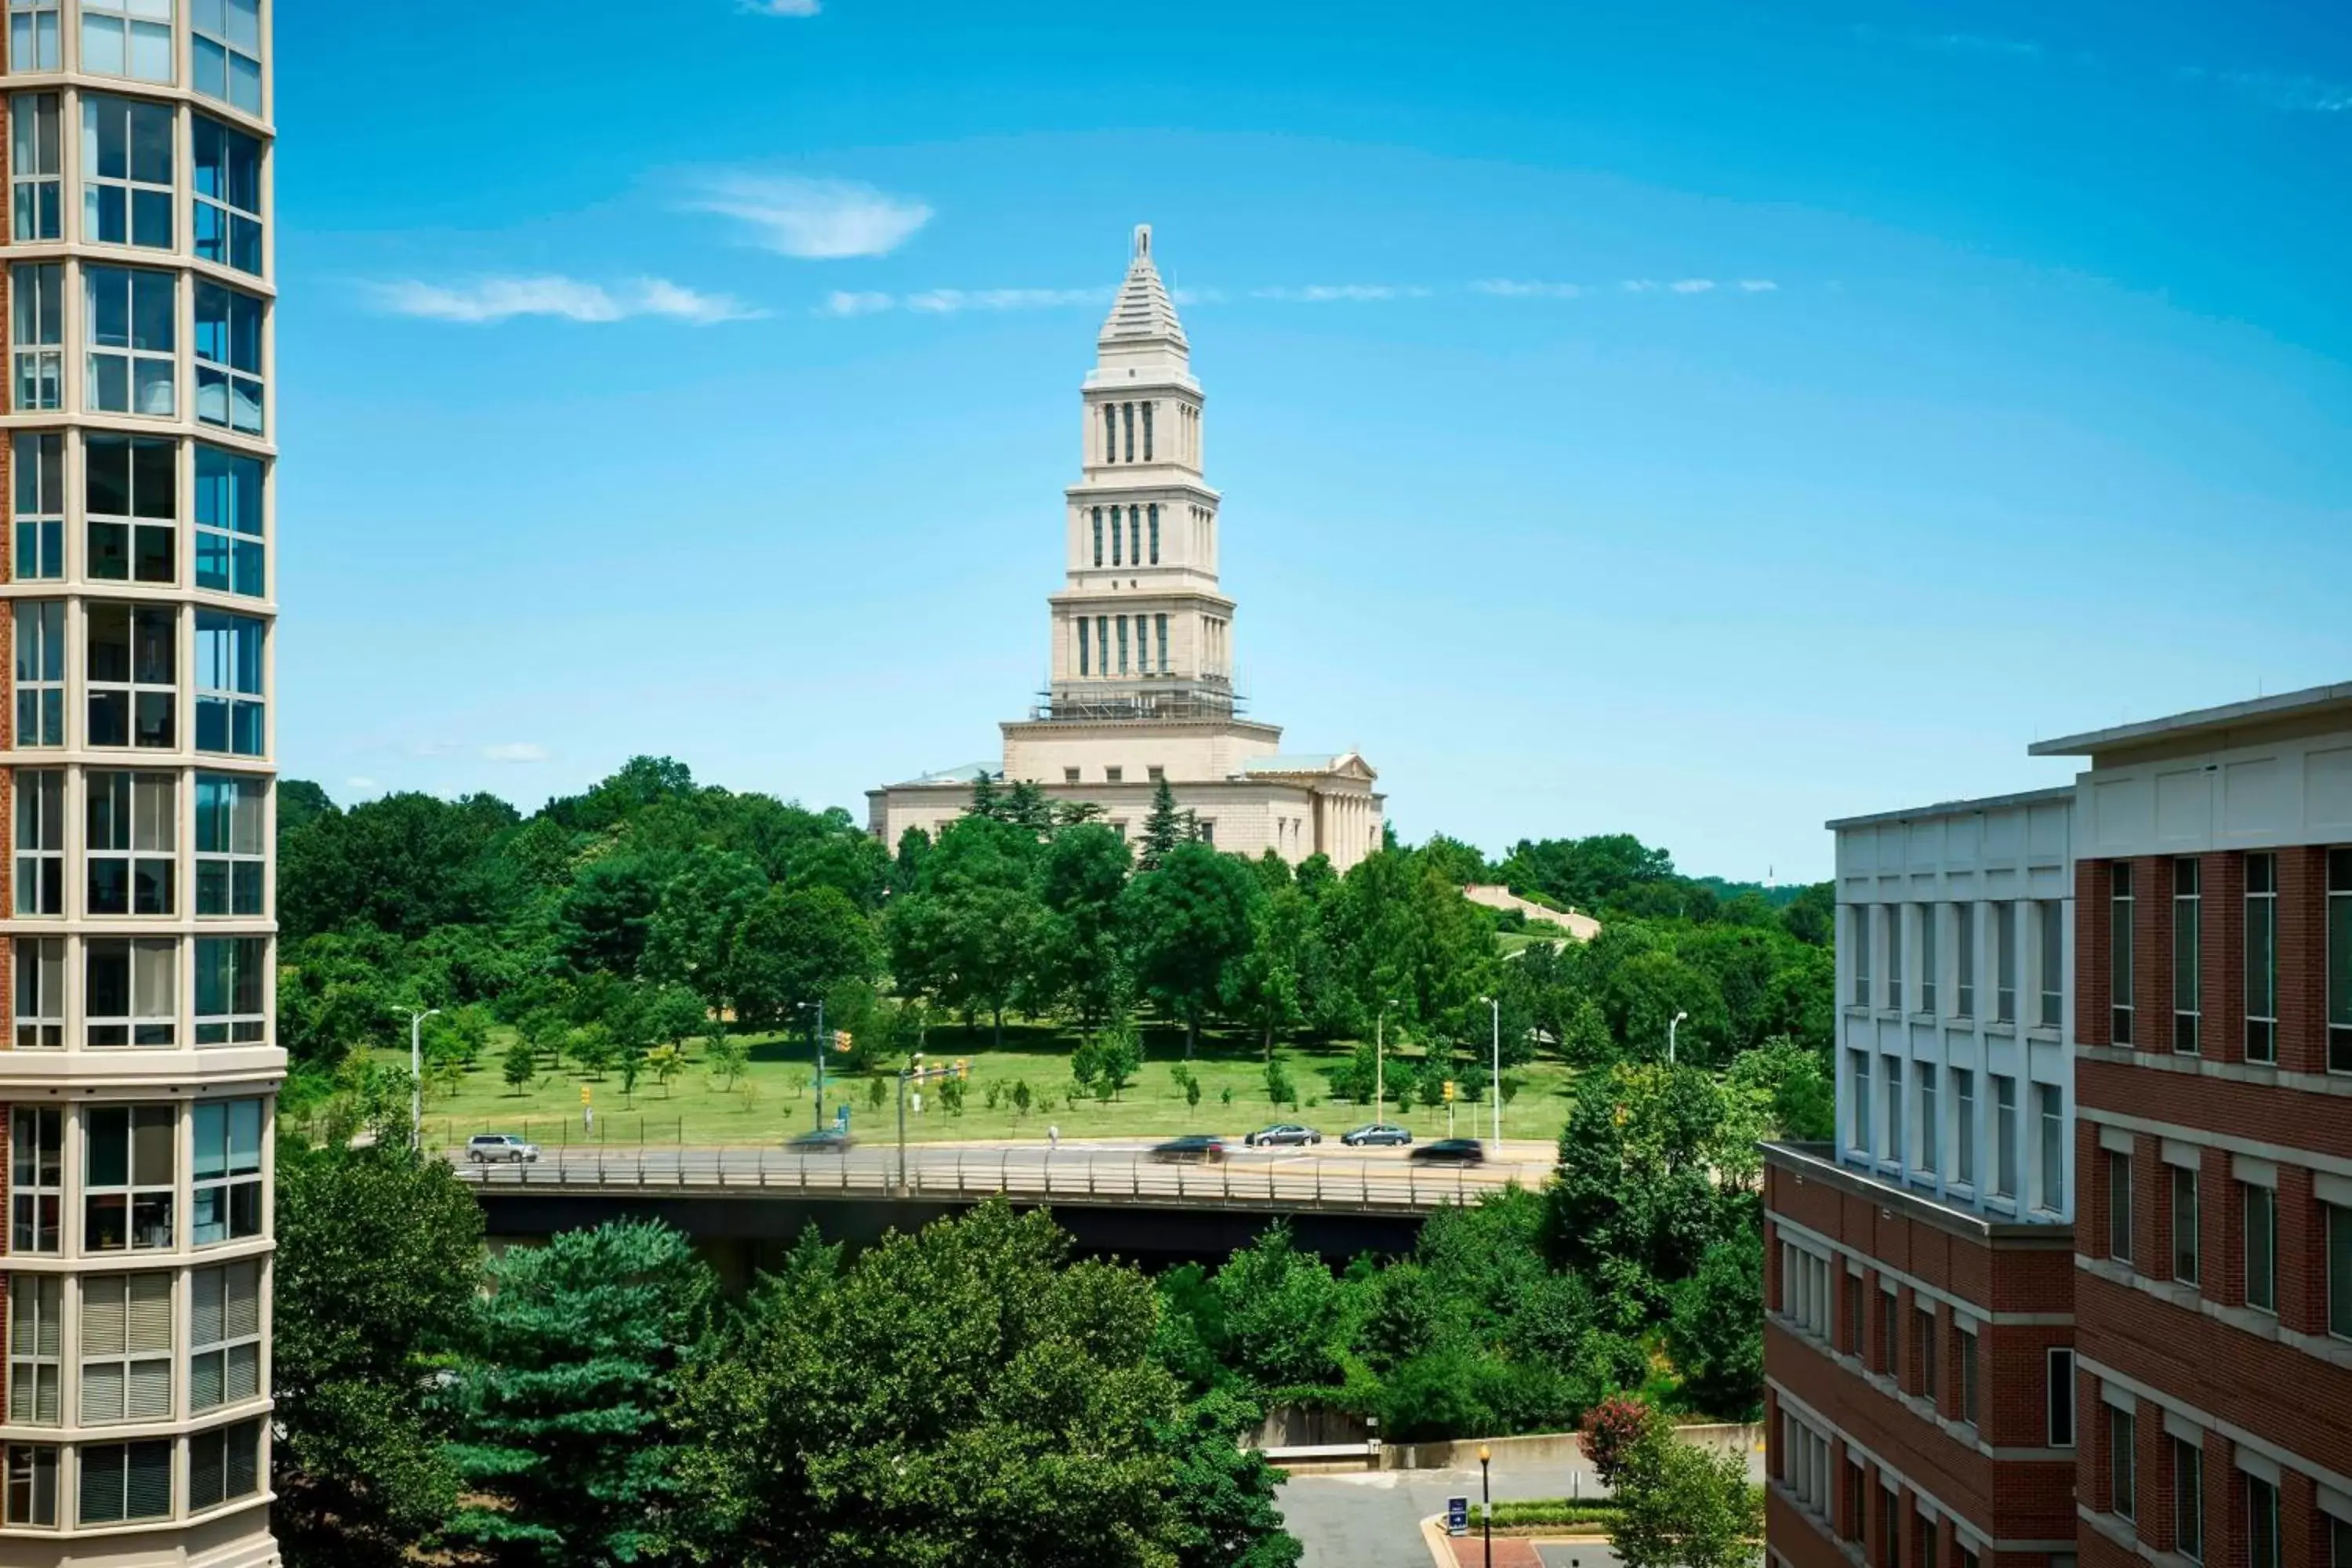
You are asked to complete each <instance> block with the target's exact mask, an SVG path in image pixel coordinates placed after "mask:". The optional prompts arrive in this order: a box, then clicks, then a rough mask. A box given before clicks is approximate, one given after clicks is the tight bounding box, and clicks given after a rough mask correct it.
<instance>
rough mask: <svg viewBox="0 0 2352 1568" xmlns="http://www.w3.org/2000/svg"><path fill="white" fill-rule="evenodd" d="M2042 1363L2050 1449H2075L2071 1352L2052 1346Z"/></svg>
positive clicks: (2072, 1360) (2072, 1355) (2063, 1347)
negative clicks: (2048, 1413)
mask: <svg viewBox="0 0 2352 1568" xmlns="http://www.w3.org/2000/svg"><path fill="white" fill-rule="evenodd" d="M2042 1359H2043V1363H2044V1366H2045V1368H2046V1371H2047V1373H2048V1377H2049V1411H2050V1446H2051V1447H2053V1448H2071V1447H2074V1352H2073V1351H2072V1350H2071V1349H2069V1348H2067V1347H2066V1346H2063V1345H2053V1346H2052V1347H2051V1348H2050V1352H2049V1354H2048V1355H2046V1356H2044V1357H2043V1358H2042Z"/></svg>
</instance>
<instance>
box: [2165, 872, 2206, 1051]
mask: <svg viewBox="0 0 2352 1568" xmlns="http://www.w3.org/2000/svg"><path fill="white" fill-rule="evenodd" d="M2203 884H2204V878H2203V868H2202V867H2201V866H2200V864H2199V863H2198V862H2197V861H2196V860H2194V859H2189V858H2183V859H2179V860H2175V861H2174V862H2173V863H2172V1048H2173V1049H2174V1050H2176V1051H2179V1053H2181V1054H2182V1055H2183V1056H2191V1057H2193V1056H2195V1055H2196V1054H2197V1047H2198V1039H2197V1026H2198V1023H2199V1021H2200V1013H2201V1012H2202V1011H2203V1008H2202V1001H2203V994H2204V980H2203V976H2202V974H2201V973H2200V961H2201V960H2202V958H2203V956H2204V944H2203V941H2202V938H2203V934H2204V930H2203V928H2204V900H2203V899H2202V898H2201V896H2200V889H2202V887H2203Z"/></svg>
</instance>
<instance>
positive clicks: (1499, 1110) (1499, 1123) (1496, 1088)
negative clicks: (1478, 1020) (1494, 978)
mask: <svg viewBox="0 0 2352 1568" xmlns="http://www.w3.org/2000/svg"><path fill="white" fill-rule="evenodd" d="M1478 1000H1479V1001H1481V1002H1484V1003H1485V1004H1486V1005H1487V1006H1488V1007H1490V1008H1492V1009H1493V1010H1494V1015H1495V1020H1494V1021H1495V1067H1494V1071H1493V1073H1492V1074H1491V1075H1490V1076H1489V1077H1488V1078H1487V1079H1486V1092H1487V1093H1488V1094H1490V1095H1492V1096H1494V1098H1495V1152H1496V1153H1497V1154H1500V1153H1501V1152H1502V1149H1503V1002H1502V998H1501V997H1499V996H1481V997H1479V998H1478Z"/></svg>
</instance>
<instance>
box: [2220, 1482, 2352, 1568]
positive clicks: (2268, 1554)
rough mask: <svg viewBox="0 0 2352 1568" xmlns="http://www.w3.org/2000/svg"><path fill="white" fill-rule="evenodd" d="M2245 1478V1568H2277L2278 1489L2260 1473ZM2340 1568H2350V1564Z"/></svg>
mask: <svg viewBox="0 0 2352 1568" xmlns="http://www.w3.org/2000/svg"><path fill="white" fill-rule="evenodd" d="M2245 1480H2246V1568H2280V1563H2279V1494H2278V1488H2276V1487H2274V1486H2273V1485H2271V1484H2270V1482H2268V1481H2266V1480H2264V1479H2262V1477H2260V1476H2248V1477H2246V1478H2245ZM2337 1561H2338V1562H2339V1563H2341V1562H2342V1560H2341V1559H2340V1558H2339V1559H2338V1560H2337ZM2344 1568H2352V1563H2346V1564H2344Z"/></svg>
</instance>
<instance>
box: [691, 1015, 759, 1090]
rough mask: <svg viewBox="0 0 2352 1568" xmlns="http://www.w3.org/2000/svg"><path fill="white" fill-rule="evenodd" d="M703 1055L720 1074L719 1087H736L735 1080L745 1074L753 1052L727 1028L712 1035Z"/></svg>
mask: <svg viewBox="0 0 2352 1568" xmlns="http://www.w3.org/2000/svg"><path fill="white" fill-rule="evenodd" d="M703 1056H704V1058H705V1059H706V1060H708V1061H709V1064H710V1070H711V1071H712V1072H714V1073H716V1074H718V1075H719V1087H720V1088H722V1089H733V1088H734V1087H735V1080H736V1079H739V1078H741V1077H742V1076H743V1068H744V1067H745V1065H746V1064H747V1063H749V1061H750V1060H751V1052H750V1051H749V1050H748V1049H747V1048H746V1047H745V1046H744V1044H743V1042H742V1040H741V1039H740V1038H739V1037H736V1036H734V1035H732V1034H730V1033H729V1032H728V1031H726V1030H725V1029H721V1030H719V1032H718V1033H717V1034H715V1035H713V1036H711V1037H710V1040H709V1044H708V1045H706V1046H705V1047H703Z"/></svg>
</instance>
